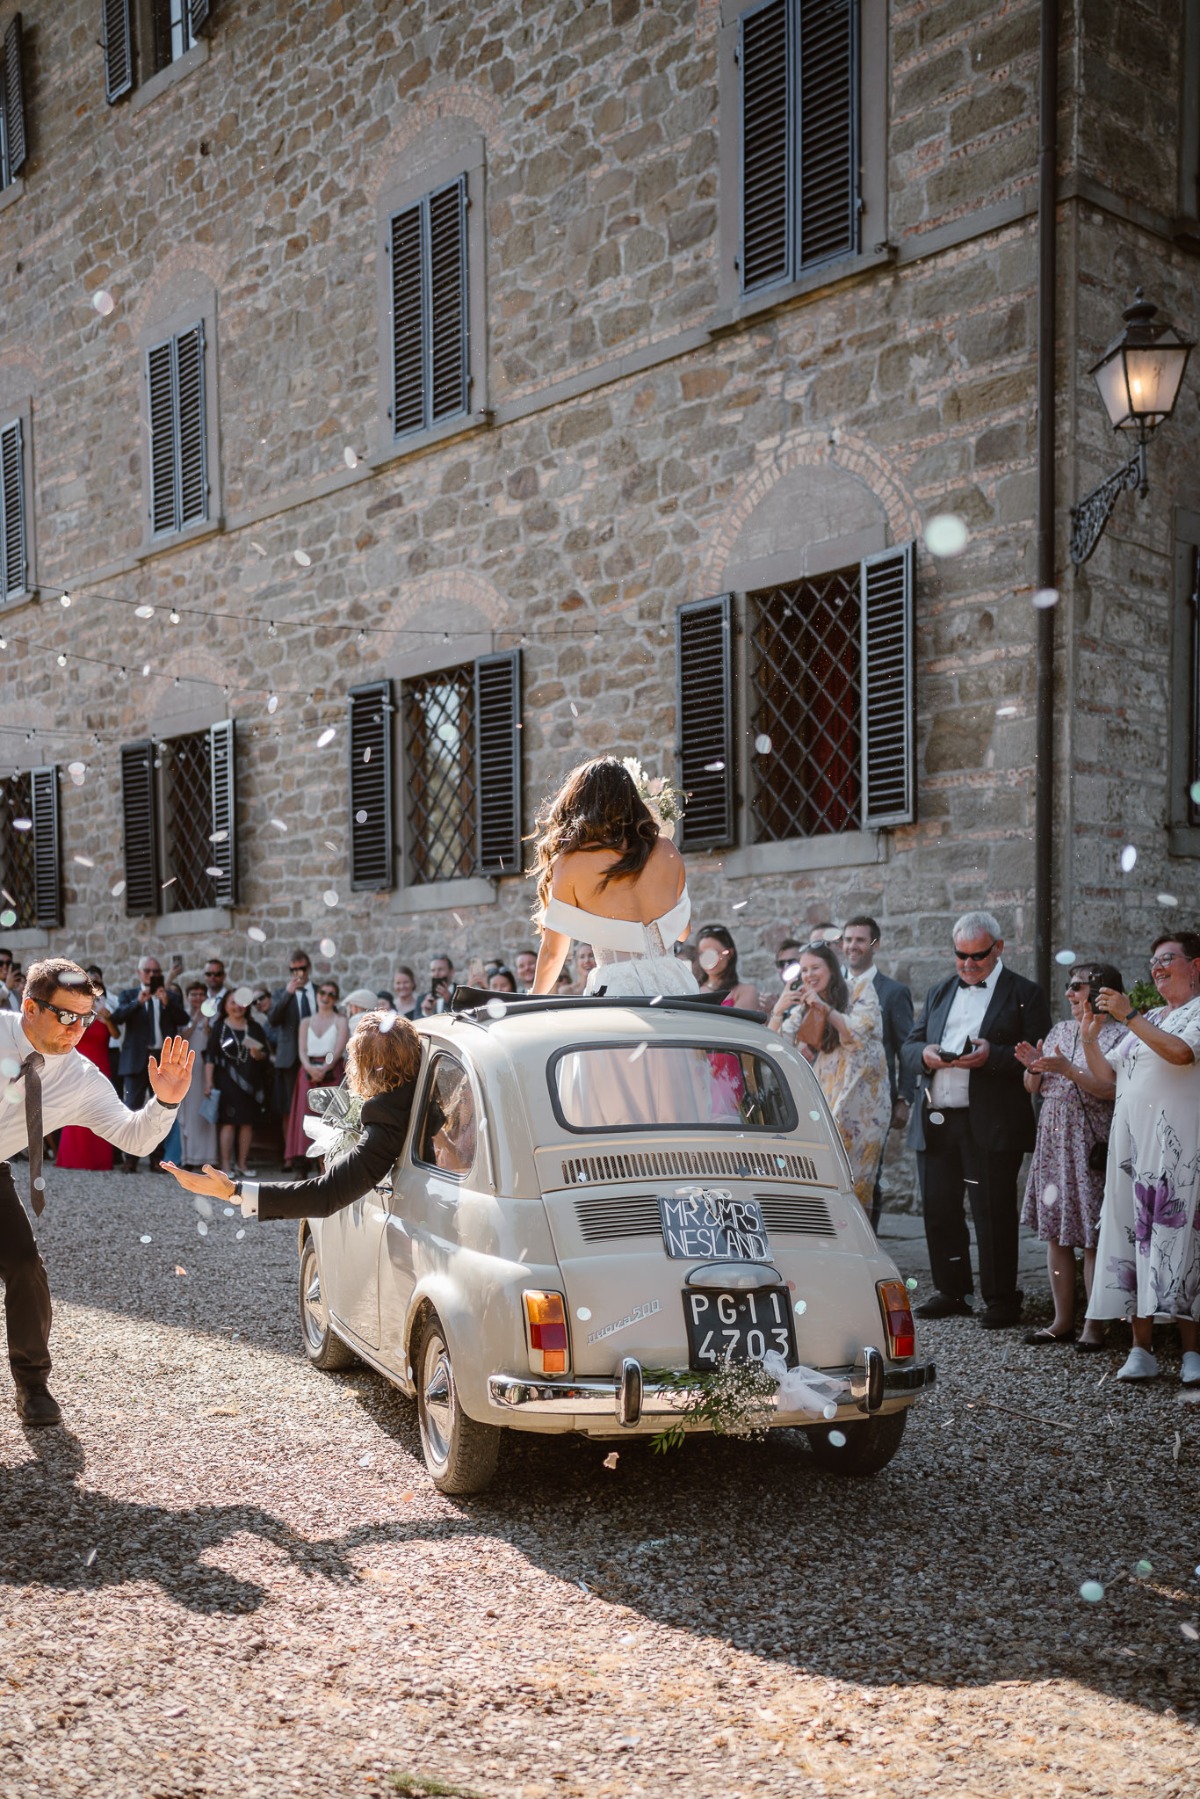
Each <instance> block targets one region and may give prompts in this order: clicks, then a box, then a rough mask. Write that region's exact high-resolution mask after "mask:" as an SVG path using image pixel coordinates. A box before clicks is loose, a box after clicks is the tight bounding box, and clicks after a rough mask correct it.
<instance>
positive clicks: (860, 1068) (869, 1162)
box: [813, 975, 892, 1213]
mask: <svg viewBox="0 0 1200 1799" xmlns="http://www.w3.org/2000/svg"><path fill="white" fill-rule="evenodd" d="M845 1018H846V1022H847V1024H848V1025H849V1026H850V1031H851V1041H850V1042H849V1043H840V1044H839V1045H838V1047H837V1048H836V1049H831V1050H819V1051H818V1052H817V1055H816V1057H815V1059H814V1061H813V1073H814V1074H815V1075H816V1077H817V1079H818V1081H820V1083H821V1091H822V1093H824V1095H825V1097H826V1099H827V1100H828V1101H829V1109H830V1111H831V1112H832V1113H833V1121H834V1123H835V1124H836V1125H837V1127H838V1130H839V1131H840V1132H841V1134H842V1142H843V1143H844V1144H845V1146H846V1154H847V1155H848V1156H849V1158H850V1175H851V1178H852V1180H853V1182H854V1191H855V1193H856V1194H857V1195H858V1199H859V1203H860V1204H861V1205H862V1207H863V1209H864V1211H866V1212H868V1213H869V1212H870V1210H871V1201H872V1197H873V1195H874V1192H875V1176H876V1175H877V1174H878V1172H879V1164H880V1162H881V1161H882V1160H883V1148H884V1144H885V1143H886V1142H887V1134H888V1130H889V1127H890V1125H891V1122H892V1090H891V1085H890V1083H889V1081H888V1070H887V1056H886V1055H885V1054H884V1049H883V1014H882V1013H881V1012H880V1010H879V1001H878V999H877V998H876V995H875V983H874V981H872V980H871V979H870V978H869V976H867V975H860V976H859V978H858V979H857V980H856V981H852V982H851V983H850V1003H849V1005H848V1007H847V1008H846V1012H845Z"/></svg>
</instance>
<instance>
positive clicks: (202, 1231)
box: [196, 1218, 208, 1237]
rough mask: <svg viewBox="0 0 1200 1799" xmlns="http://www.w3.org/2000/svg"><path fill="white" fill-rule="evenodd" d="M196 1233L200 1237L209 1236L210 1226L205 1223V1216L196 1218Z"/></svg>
mask: <svg viewBox="0 0 1200 1799" xmlns="http://www.w3.org/2000/svg"><path fill="white" fill-rule="evenodd" d="M196 1235H197V1236H198V1237H207V1235H208V1226H207V1225H206V1224H205V1222H204V1220H203V1218H197V1220H196Z"/></svg>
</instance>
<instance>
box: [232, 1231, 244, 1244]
mask: <svg viewBox="0 0 1200 1799" xmlns="http://www.w3.org/2000/svg"><path fill="white" fill-rule="evenodd" d="M245 1235H246V1233H245V1231H244V1230H240V1231H234V1233H233V1240H234V1242H235V1243H240V1242H241V1240H242V1238H243V1237H244V1236H245Z"/></svg>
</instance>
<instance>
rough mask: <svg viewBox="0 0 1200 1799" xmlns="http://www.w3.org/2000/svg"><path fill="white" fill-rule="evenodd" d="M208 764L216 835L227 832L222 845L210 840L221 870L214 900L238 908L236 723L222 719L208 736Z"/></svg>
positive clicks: (215, 863) (216, 877) (214, 863)
mask: <svg viewBox="0 0 1200 1799" xmlns="http://www.w3.org/2000/svg"><path fill="white" fill-rule="evenodd" d="M208 765H209V778H210V781H211V787H212V828H213V835H214V836H216V835H217V834H218V833H219V832H221V831H223V832H224V833H225V835H224V837H223V838H221V840H220V842H217V843H213V842H211V841H210V843H209V846H208V847H209V849H210V851H211V852H212V854H211V865H212V867H213V868H219V869H220V870H221V873H220V875H214V876H213V877H212V880H213V883H214V891H213V899H214V901H215V903H216V904H217V905H218V906H231V907H232V906H236V905H237V743H236V738H235V734H234V728H233V720H232V719H231V718H226V719H222V720H221V722H220V724H217V725H213V726H212V728H211V729H210V731H209V733H208Z"/></svg>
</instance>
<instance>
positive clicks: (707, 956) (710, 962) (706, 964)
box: [699, 949, 721, 968]
mask: <svg viewBox="0 0 1200 1799" xmlns="http://www.w3.org/2000/svg"><path fill="white" fill-rule="evenodd" d="M720 960H721V952H720V950H718V949H704V950H701V951H700V956H699V961H700V966H701V968H715V967H716V966H717V963H718V962H719V961H720Z"/></svg>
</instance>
